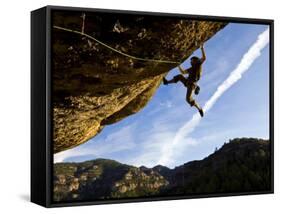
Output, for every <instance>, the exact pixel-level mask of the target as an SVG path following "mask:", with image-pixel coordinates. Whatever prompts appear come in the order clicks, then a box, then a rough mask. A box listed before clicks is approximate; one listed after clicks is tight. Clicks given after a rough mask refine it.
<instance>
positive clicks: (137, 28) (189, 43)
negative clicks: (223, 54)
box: [52, 11, 226, 153]
mask: <svg viewBox="0 0 281 214" xmlns="http://www.w3.org/2000/svg"><path fill="white" fill-rule="evenodd" d="M81 15H82V14H81V13H78V12H73V11H72V12H69V11H68V12H65V11H64V12H60V11H56V12H54V13H53V25H55V26H60V27H64V28H68V29H71V30H76V31H81V30H82V18H81ZM85 15H86V16H85V17H86V18H85V22H84V23H85V25H84V31H85V33H86V34H88V35H91V36H93V37H95V38H97V39H99V40H101V41H102V42H104V43H106V44H108V45H110V46H111V47H113V48H116V49H117V50H120V51H122V52H124V53H127V54H130V55H133V56H137V57H142V58H151V59H163V60H172V61H181V62H182V61H183V60H185V59H186V58H187V57H189V56H190V55H191V54H192V53H193V52H194V51H195V50H196V49H197V48H199V46H200V44H202V43H203V42H205V41H206V40H208V39H209V38H211V37H212V36H213V35H214V34H215V33H216V32H218V31H219V30H220V29H222V28H223V27H224V26H225V25H226V23H222V22H210V21H194V20H193V21H192V20H182V19H179V18H172V17H169V18H167V17H158V16H157V17H156V16H139V15H122V14H107V13H98V12H95V13H86V14H85ZM175 66H177V65H176V64H164V63H155V62H145V61H138V60H134V59H131V58H128V57H125V56H122V55H120V54H118V53H116V52H113V51H111V50H110V49H108V48H105V47H104V46H101V45H100V44H98V43H96V42H94V41H93V40H91V39H88V38H86V37H84V36H81V35H78V34H74V33H71V32H66V31H62V30H59V29H54V28H53V29H52V80H53V82H52V83H53V93H52V95H53V96H52V97H53V128H54V129H53V142H54V153H57V152H60V151H64V150H67V149H70V148H73V147H75V146H78V145H80V144H82V143H84V142H86V141H87V140H89V139H90V138H92V137H94V136H95V135H97V134H98V133H99V132H100V131H101V130H102V128H103V127H104V126H105V125H108V124H112V123H115V122H117V121H120V120H121V119H123V118H126V117H127V116H129V115H132V114H134V113H136V112H138V111H140V110H141V109H142V108H143V107H144V106H145V105H146V104H147V102H148V101H149V100H150V99H151V97H152V96H153V94H154V93H155V91H156V90H157V88H158V87H159V84H160V83H161V80H162V77H163V76H165V75H166V73H167V72H168V71H169V70H171V69H172V68H173V67H175Z"/></svg>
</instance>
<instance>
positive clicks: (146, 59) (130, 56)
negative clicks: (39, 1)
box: [53, 26, 181, 65]
mask: <svg viewBox="0 0 281 214" xmlns="http://www.w3.org/2000/svg"><path fill="white" fill-rule="evenodd" d="M53 28H55V29H58V30H63V31H67V32H71V33H76V34H80V35H82V36H85V37H87V38H89V39H92V40H94V41H95V42H97V43H99V44H100V45H103V46H104V47H106V48H108V49H110V50H112V51H114V52H116V53H119V54H121V55H123V56H125V57H128V58H131V59H134V60H139V61H146V62H157V63H166V64H177V65H178V64H180V63H181V62H176V61H171V60H161V59H148V58H141V57H136V56H132V55H129V54H126V53H123V52H122V51H119V50H117V49H115V48H113V47H111V46H109V45H107V44H105V43H103V42H101V41H100V40H98V39H96V38H94V37H92V36H90V35H88V34H86V33H84V32H79V31H76V30H71V29H68V28H64V27H59V26H53Z"/></svg>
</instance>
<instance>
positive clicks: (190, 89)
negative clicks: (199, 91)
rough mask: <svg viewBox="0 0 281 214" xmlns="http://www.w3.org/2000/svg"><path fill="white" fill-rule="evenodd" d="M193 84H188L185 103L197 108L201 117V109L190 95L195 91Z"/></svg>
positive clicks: (202, 114)
mask: <svg viewBox="0 0 281 214" xmlns="http://www.w3.org/2000/svg"><path fill="white" fill-rule="evenodd" d="M195 88H196V85H195V84H188V88H187V93H186V102H187V103H188V104H189V105H190V106H191V107H193V106H194V107H195V108H197V110H198V111H199V113H200V115H201V117H203V116H204V112H203V109H202V108H201V107H200V106H199V104H198V103H197V102H196V101H195V100H194V99H193V98H192V93H193V91H194V90H195Z"/></svg>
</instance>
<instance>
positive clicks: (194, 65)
mask: <svg viewBox="0 0 281 214" xmlns="http://www.w3.org/2000/svg"><path fill="white" fill-rule="evenodd" d="M200 49H201V52H202V57H201V58H199V57H197V56H193V57H191V60H190V64H191V67H190V68H188V69H185V70H184V69H183V68H182V67H181V66H180V65H179V66H178V68H179V70H180V72H181V73H182V74H179V75H176V76H174V77H173V79H171V80H167V79H166V78H165V77H164V78H163V84H164V85H168V84H170V83H177V82H178V81H180V82H182V83H183V85H184V86H185V87H186V88H187V92H186V101H187V103H188V104H189V105H190V106H191V107H192V106H195V107H196V108H197V109H198V111H199V113H200V115H201V117H203V116H204V112H203V109H202V108H201V107H200V106H199V104H198V103H197V102H196V101H195V100H194V99H193V97H192V94H193V92H194V93H195V94H196V95H197V94H199V91H200V87H199V86H198V85H197V82H198V81H199V80H200V77H201V75H202V64H203V63H204V61H205V60H206V54H205V50H204V46H203V45H201V46H200ZM183 74H188V77H185V76H184V75H183Z"/></svg>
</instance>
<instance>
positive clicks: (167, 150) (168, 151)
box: [158, 29, 269, 165]
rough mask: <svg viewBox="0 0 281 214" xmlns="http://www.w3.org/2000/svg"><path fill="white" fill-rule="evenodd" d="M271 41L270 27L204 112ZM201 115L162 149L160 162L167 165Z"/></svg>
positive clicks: (240, 75) (216, 92) (243, 58)
mask: <svg viewBox="0 0 281 214" xmlns="http://www.w3.org/2000/svg"><path fill="white" fill-rule="evenodd" d="M268 43H269V29H266V30H265V31H264V32H263V33H261V34H260V35H259V36H258V38H257V40H256V42H255V43H254V44H253V45H252V46H251V47H250V48H249V50H248V51H247V52H246V53H245V54H244V56H243V57H242V59H241V61H240V62H239V64H238V65H237V66H236V68H235V69H234V70H233V71H232V72H231V73H230V74H229V76H228V77H227V78H226V80H224V81H223V82H222V83H221V84H220V85H219V86H218V88H217V90H216V91H215V93H214V94H213V95H212V96H211V98H210V99H209V100H208V101H207V102H206V103H205V105H204V107H203V109H204V112H205V113H206V112H208V111H209V110H210V109H211V108H212V107H213V105H214V104H215V103H216V101H217V100H218V99H219V98H220V97H221V96H222V95H223V93H224V92H226V91H227V89H229V88H230V87H231V86H232V85H233V84H234V83H236V82H237V81H238V80H239V79H240V78H241V77H242V75H243V74H244V73H245V72H246V71H247V70H248V69H249V68H250V66H251V65H252V64H253V62H254V61H255V60H256V59H257V58H258V57H259V56H260V54H261V51H262V49H263V48H264V47H265V46H266V45H267V44H268ZM200 121H201V117H200V116H199V114H198V113H196V114H194V115H193V117H192V119H191V120H189V121H188V122H187V123H185V124H184V125H183V126H182V127H181V128H180V129H179V130H178V131H177V133H176V135H175V137H174V139H173V142H172V143H171V144H169V145H166V146H165V147H164V148H163V150H162V155H161V157H160V159H159V162H158V163H159V164H162V165H167V164H169V162H170V161H171V160H172V156H173V148H174V147H175V146H176V145H177V144H178V143H179V142H181V141H182V140H184V138H186V137H187V136H188V135H189V134H190V133H191V132H193V130H194V129H195V128H196V127H197V126H198V125H199V123H200Z"/></svg>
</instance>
